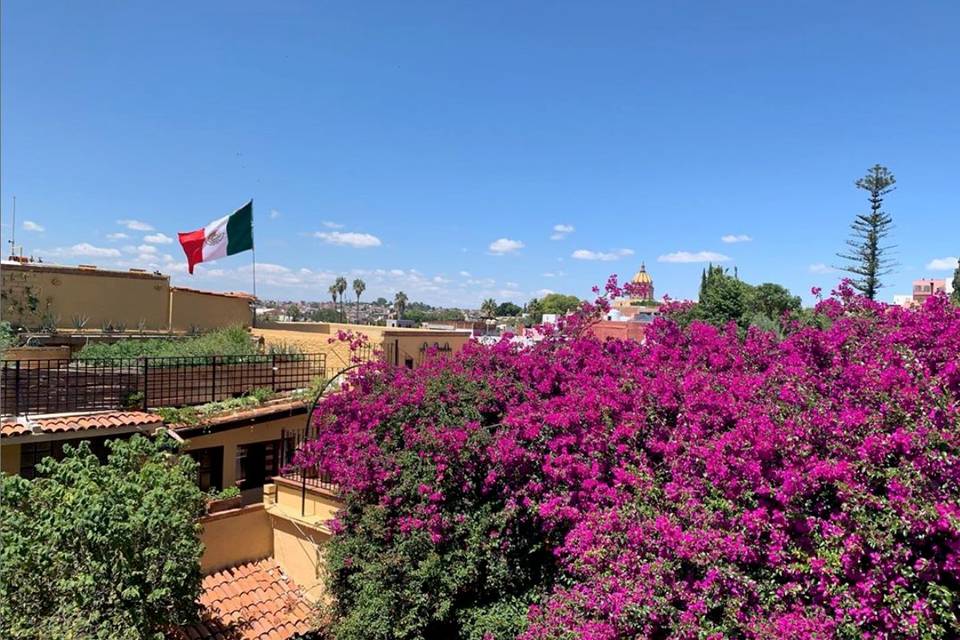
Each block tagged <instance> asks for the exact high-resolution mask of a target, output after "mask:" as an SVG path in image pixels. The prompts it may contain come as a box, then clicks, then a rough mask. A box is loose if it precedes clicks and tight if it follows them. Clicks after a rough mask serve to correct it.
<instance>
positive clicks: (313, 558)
mask: <svg viewBox="0 0 960 640" xmlns="http://www.w3.org/2000/svg"><path fill="white" fill-rule="evenodd" d="M275 482H276V484H275V485H267V486H266V487H264V503H265V504H266V505H267V512H268V513H269V515H270V524H271V527H272V529H273V557H274V559H276V561H277V564H279V565H280V567H281V568H282V569H283V570H284V572H286V573H287V575H289V576H290V577H291V578H293V580H294V581H295V582H296V583H297V584H299V585H300V586H301V587H302V588H303V590H304V593H306V595H307V597H308V598H310V599H311V600H314V601H316V600H319V599H320V598H322V597H323V595H324V584H323V583H324V573H323V562H324V556H323V545H324V544H325V543H326V542H327V541H328V540H329V539H330V529H329V528H328V524H329V522H330V521H331V520H332V519H333V518H334V516H335V515H336V512H337V510H338V509H340V507H341V504H340V502H338V501H337V500H336V499H335V498H333V496H332V495H330V494H328V493H326V492H325V491H318V490H315V489H308V490H307V492H306V494H302V493H301V487H300V486H299V485H297V484H296V483H291V482H289V481H284V480H282V479H279V478H277V479H275ZM301 500H302V501H303V502H301ZM301 506H303V509H302V510H301Z"/></svg>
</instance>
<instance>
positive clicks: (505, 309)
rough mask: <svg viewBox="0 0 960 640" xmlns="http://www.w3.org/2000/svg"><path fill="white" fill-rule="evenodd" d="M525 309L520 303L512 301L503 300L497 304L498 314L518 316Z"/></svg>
mask: <svg viewBox="0 0 960 640" xmlns="http://www.w3.org/2000/svg"><path fill="white" fill-rule="evenodd" d="M522 311H523V309H522V308H520V306H519V305H516V304H514V303H512V302H501V303H500V304H499V305H497V315H498V316H518V315H520V313H521V312H522Z"/></svg>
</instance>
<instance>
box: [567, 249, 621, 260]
mask: <svg viewBox="0 0 960 640" xmlns="http://www.w3.org/2000/svg"><path fill="white" fill-rule="evenodd" d="M632 255H633V249H614V250H613V251H591V250H590V249H577V250H576V251H574V252H573V253H572V254H570V257H571V258H573V259H575V260H601V261H603V262H611V261H613V260H619V259H620V258H624V257H626V256H632Z"/></svg>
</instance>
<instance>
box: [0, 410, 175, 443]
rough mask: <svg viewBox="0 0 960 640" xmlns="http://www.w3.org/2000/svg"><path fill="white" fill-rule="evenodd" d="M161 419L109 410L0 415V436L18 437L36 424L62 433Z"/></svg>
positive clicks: (147, 423)
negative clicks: (38, 415) (0, 420)
mask: <svg viewBox="0 0 960 640" xmlns="http://www.w3.org/2000/svg"><path fill="white" fill-rule="evenodd" d="M162 424H163V419H162V418H161V417H160V416H158V415H155V414H152V413H146V412H144V411H113V412H105V413H85V414H81V415H73V416H53V417H47V418H31V419H30V421H29V423H27V421H26V420H25V419H23V418H4V419H3V424H2V426H0V437H3V438H7V437H10V436H20V435H25V434H28V433H31V432H32V431H33V429H31V426H32V425H36V428H37V430H39V432H40V433H66V432H70V431H89V430H91V429H117V428H126V427H143V426H150V425H157V426H160V425H162Z"/></svg>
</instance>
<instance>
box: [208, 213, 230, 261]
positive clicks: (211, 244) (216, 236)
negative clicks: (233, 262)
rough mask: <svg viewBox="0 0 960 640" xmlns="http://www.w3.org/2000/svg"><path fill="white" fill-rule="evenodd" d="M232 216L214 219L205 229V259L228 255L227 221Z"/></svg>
mask: <svg viewBox="0 0 960 640" xmlns="http://www.w3.org/2000/svg"><path fill="white" fill-rule="evenodd" d="M229 219H230V216H224V217H222V218H220V219H219V220H214V221H213V222H211V223H210V224H208V225H207V226H206V228H205V229H204V230H203V237H204V240H203V261H204V262H207V261H209V260H217V259H218V258H224V257H226V255H227V221H228V220H229Z"/></svg>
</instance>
